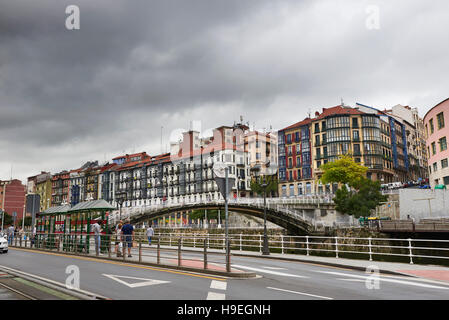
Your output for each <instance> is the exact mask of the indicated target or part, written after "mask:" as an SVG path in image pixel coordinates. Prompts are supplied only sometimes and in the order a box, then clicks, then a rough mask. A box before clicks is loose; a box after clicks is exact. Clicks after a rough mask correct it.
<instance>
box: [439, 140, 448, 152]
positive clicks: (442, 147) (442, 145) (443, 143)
mask: <svg viewBox="0 0 449 320" xmlns="http://www.w3.org/2000/svg"><path fill="white" fill-rule="evenodd" d="M439 143H440V151H445V150H447V141H446V137H443V138H441V139H440V140H439Z"/></svg>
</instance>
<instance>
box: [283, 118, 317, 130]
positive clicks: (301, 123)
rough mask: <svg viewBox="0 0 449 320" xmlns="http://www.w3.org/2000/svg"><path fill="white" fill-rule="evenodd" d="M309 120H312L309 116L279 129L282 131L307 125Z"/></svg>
mask: <svg viewBox="0 0 449 320" xmlns="http://www.w3.org/2000/svg"><path fill="white" fill-rule="evenodd" d="M311 122H312V119H310V118H305V119H304V120H302V121H299V122H297V123H295V124H292V125H291V126H288V127H286V128H284V129H282V130H279V131H284V130H290V129H295V128H299V127H302V126H305V125H308V124H310V123H311Z"/></svg>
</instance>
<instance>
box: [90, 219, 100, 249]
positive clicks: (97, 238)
mask: <svg viewBox="0 0 449 320" xmlns="http://www.w3.org/2000/svg"><path fill="white" fill-rule="evenodd" d="M92 229H93V231H94V238H95V254H96V255H97V256H98V255H101V253H100V246H101V220H97V221H96V222H95V223H94V225H93V226H92Z"/></svg>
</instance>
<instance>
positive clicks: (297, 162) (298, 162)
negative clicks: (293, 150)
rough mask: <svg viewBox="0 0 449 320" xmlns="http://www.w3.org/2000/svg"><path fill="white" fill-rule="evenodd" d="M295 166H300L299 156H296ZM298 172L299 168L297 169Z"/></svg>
mask: <svg viewBox="0 0 449 320" xmlns="http://www.w3.org/2000/svg"><path fill="white" fill-rule="evenodd" d="M296 166H297V167H300V166H301V157H296ZM298 172H299V170H298Z"/></svg>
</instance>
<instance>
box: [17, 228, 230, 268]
mask: <svg viewBox="0 0 449 320" xmlns="http://www.w3.org/2000/svg"><path fill="white" fill-rule="evenodd" d="M192 239H193V242H194V243H195V244H197V245H198V246H201V247H202V248H203V249H202V256H201V258H195V257H191V256H189V257H185V256H184V254H183V248H184V249H185V243H189V242H191V241H192ZM220 241H221V240H220ZM223 241H224V240H223ZM211 244H212V245H211ZM10 246H11V247H17V248H27V249H35V250H48V251H56V252H59V253H66V254H74V255H84V256H96V257H108V258H110V259H119V260H122V261H129V262H138V263H150V264H156V265H161V266H169V267H173V266H177V267H186V268H191V269H202V270H215V271H222V272H225V271H227V272H231V271H232V270H231V267H230V263H231V261H230V259H226V258H223V255H222V254H219V255H217V253H216V252H210V251H209V248H217V247H218V244H217V243H216V241H215V239H210V237H208V236H203V237H201V236H199V237H198V236H196V237H194V238H192V237H189V236H182V235H180V236H178V237H175V236H173V235H166V234H159V235H157V236H155V237H152V239H151V245H150V244H149V240H148V238H147V237H146V236H145V235H144V234H143V233H136V234H135V235H134V236H124V235H115V234H112V235H105V234H102V235H100V236H95V235H93V234H61V233H37V234H35V235H33V234H32V233H23V234H21V235H20V236H17V237H15V238H13V239H12V243H11V244H10Z"/></svg>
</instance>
